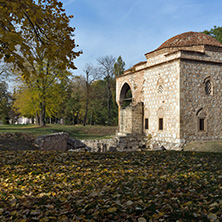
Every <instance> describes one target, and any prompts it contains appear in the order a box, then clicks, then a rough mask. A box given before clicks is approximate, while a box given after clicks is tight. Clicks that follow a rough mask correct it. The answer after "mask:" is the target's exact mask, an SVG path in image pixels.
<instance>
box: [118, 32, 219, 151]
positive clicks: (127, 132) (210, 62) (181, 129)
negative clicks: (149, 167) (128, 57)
mask: <svg viewBox="0 0 222 222" xmlns="http://www.w3.org/2000/svg"><path fill="white" fill-rule="evenodd" d="M145 56H146V61H144V62H140V63H138V64H136V65H134V66H133V67H132V68H131V69H129V70H127V71H125V72H124V75H122V76H119V77H117V79H116V82H117V87H116V101H117V103H118V106H119V129H118V134H119V135H122V136H128V137H130V136H135V135H136V136H141V135H142V136H144V135H145V136H147V135H148V134H150V135H151V136H152V146H153V147H155V146H164V147H166V148H167V149H175V148H178V147H180V146H182V145H183V144H184V143H185V142H189V141H202V140H220V139H222V44H221V43H220V42H218V41H217V40H215V39H214V38H212V37H210V36H207V35H205V34H202V33H197V32H187V33H183V34H180V35H177V36H175V37H173V38H171V39H169V40H167V41H166V42H164V43H163V44H162V45H161V46H160V47H159V48H157V49H156V50H154V51H152V52H149V53H147V54H145Z"/></svg>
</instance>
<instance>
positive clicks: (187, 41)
mask: <svg viewBox="0 0 222 222" xmlns="http://www.w3.org/2000/svg"><path fill="white" fill-rule="evenodd" d="M198 45H210V46H218V47H222V44H221V43H220V42H218V41H217V40H216V39H214V38H213V37H211V36H209V35H206V34H203V33H200V32H185V33H182V34H180V35H176V36H174V37H172V38H170V39H169V40H167V41H166V42H164V43H163V44H162V45H161V46H160V47H159V48H157V50H158V49H163V48H171V47H191V46H198Z"/></svg>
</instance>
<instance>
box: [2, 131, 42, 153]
mask: <svg viewBox="0 0 222 222" xmlns="http://www.w3.org/2000/svg"><path fill="white" fill-rule="evenodd" d="M35 140H36V137H35V136H33V135H31V134H25V133H1V134H0V150H3V151H4V150H5V151H6V150H7V151H10V150H11V151H12V150H16V151H17V150H37V149H38V147H37V146H36V145H35Z"/></svg>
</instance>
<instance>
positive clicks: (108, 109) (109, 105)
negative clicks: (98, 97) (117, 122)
mask: <svg viewBox="0 0 222 222" xmlns="http://www.w3.org/2000/svg"><path fill="white" fill-rule="evenodd" d="M110 85H111V83H110V79H107V91H108V92H107V97H108V98H107V111H108V125H110V119H111V100H112V95H111V86H110Z"/></svg>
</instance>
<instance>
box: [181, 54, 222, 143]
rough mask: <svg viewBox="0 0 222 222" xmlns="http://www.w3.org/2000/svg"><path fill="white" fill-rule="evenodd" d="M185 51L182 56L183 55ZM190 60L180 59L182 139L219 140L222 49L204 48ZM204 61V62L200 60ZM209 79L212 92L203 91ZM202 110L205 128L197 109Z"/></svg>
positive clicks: (221, 125) (221, 114)
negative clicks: (201, 125)
mask: <svg viewBox="0 0 222 222" xmlns="http://www.w3.org/2000/svg"><path fill="white" fill-rule="evenodd" d="M186 57H187V55H184V56H183V58H186ZM194 58H195V59H196V60H199V61H191V60H182V61H181V84H180V92H181V106H180V110H181V117H180V118H181V139H184V140H186V141H187V142H189V141H195V140H220V139H222V112H221V110H222V99H221V98H222V63H221V64H219V63H213V62H211V63H209V62H208V63H207V62H205V61H206V59H207V60H208V61H213V60H214V61H217V62H218V60H220V61H222V53H219V52H207V51H206V54H205V55H193V56H192V59H194ZM201 61H203V62H201ZM206 78H208V79H210V81H211V83H212V91H213V92H212V95H206V92H205V82H204V81H205V79H206ZM199 112H202V113H204V119H205V120H204V121H205V130H204V131H200V130H199V117H198V115H199V114H198V113H199Z"/></svg>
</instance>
